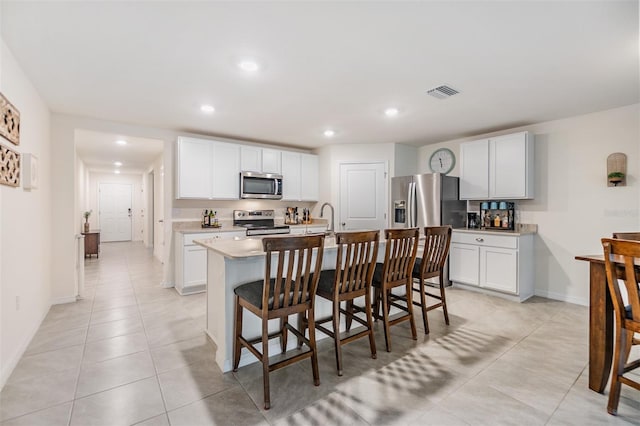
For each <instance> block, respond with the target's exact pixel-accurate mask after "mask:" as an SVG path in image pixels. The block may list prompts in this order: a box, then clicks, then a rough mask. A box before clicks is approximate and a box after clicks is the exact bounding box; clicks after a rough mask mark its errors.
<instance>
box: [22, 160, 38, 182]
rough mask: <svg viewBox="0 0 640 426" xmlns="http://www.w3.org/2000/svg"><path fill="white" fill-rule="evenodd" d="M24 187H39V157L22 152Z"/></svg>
mask: <svg viewBox="0 0 640 426" xmlns="http://www.w3.org/2000/svg"><path fill="white" fill-rule="evenodd" d="M22 188H23V189H37V188H38V157H36V156H35V155H33V154H22Z"/></svg>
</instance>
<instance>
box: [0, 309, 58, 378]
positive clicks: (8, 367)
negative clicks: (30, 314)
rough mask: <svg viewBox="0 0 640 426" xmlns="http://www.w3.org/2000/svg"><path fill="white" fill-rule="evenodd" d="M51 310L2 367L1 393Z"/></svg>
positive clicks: (46, 311) (41, 318)
mask: <svg viewBox="0 0 640 426" xmlns="http://www.w3.org/2000/svg"><path fill="white" fill-rule="evenodd" d="M49 309H51V305H49V306H48V307H47V309H45V310H44V312H43V313H42V315H41V316H40V321H38V322H37V323H36V324H35V326H34V327H33V328H32V329H31V330H29V333H26V334H25V336H26V338H25V339H24V340H23V341H22V343H21V344H20V346H18V349H17V350H16V351H15V352H14V354H13V355H11V357H10V358H9V360H8V361H7V362H6V364H5V365H4V366H3V367H2V373H1V375H0V391H1V390H2V389H3V388H4V385H5V384H6V383H7V380H9V376H11V373H13V370H14V369H15V368H16V366H17V365H18V362H20V359H21V358H22V355H24V352H25V351H26V350H27V348H28V347H29V343H31V340H32V339H33V337H34V336H35V335H36V333H37V332H38V329H39V328H40V326H41V325H42V321H44V319H45V317H46V316H47V314H48V313H49Z"/></svg>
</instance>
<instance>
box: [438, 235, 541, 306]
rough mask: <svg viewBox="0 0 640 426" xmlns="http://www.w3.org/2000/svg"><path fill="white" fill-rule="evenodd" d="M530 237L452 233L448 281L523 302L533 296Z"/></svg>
mask: <svg viewBox="0 0 640 426" xmlns="http://www.w3.org/2000/svg"><path fill="white" fill-rule="evenodd" d="M533 256H534V253H533V235H532V234H513V233H510V234H501V233H500V232H498V231H495V232H468V231H456V230H454V231H453V234H452V236H451V248H450V254H449V278H450V279H451V281H452V282H453V283H454V285H456V286H460V287H468V288H470V289H476V290H481V291H485V292H488V293H490V294H496V295H502V296H504V297H507V298H510V299H512V300H518V301H524V300H526V299H528V298H529V297H531V296H533V293H534V277H533V275H534V272H533V264H534V259H533Z"/></svg>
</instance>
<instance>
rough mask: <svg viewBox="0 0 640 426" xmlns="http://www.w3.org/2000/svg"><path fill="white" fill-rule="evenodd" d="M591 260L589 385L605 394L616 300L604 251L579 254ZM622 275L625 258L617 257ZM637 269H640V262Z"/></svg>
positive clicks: (583, 259)
mask: <svg viewBox="0 0 640 426" xmlns="http://www.w3.org/2000/svg"><path fill="white" fill-rule="evenodd" d="M575 258H576V260H582V261H585V262H589V388H590V389H592V390H594V391H596V392H600V393H602V392H603V391H604V389H605V387H606V386H607V381H608V380H609V373H610V372H611V361H612V359H613V337H614V329H613V303H612V301H611V295H610V294H609V290H608V288H607V275H606V272H605V266H604V254H595V255H584V256H576V257H575ZM612 260H613V262H614V263H615V264H616V272H617V276H618V278H622V276H623V275H622V274H623V271H624V261H623V260H622V257H620V256H613V257H612ZM636 269H637V270H640V262H637V264H636Z"/></svg>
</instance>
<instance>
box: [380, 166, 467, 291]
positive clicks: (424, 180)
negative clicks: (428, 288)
mask: <svg viewBox="0 0 640 426" xmlns="http://www.w3.org/2000/svg"><path fill="white" fill-rule="evenodd" d="M458 187H459V182H458V178H457V177H453V176H445V175H442V174H440V173H432V174H423V175H413V176H400V177H394V178H392V179H391V213H392V216H393V217H392V218H391V220H392V223H391V226H392V227H393V228H416V227H418V228H420V233H421V234H422V233H423V231H424V227H425V226H440V225H451V226H452V227H454V228H462V227H464V226H465V218H466V213H467V202H466V201H460V200H459V192H458ZM422 250H423V247H422V246H420V247H419V248H418V256H421V253H422ZM443 275H444V277H443V278H444V283H445V285H447V286H448V285H450V284H451V283H450V282H449V261H448V260H447V263H446V264H445V266H444V274H443ZM428 281H430V282H431V283H432V284H431V285H434V286H436V285H437V284H436V282H435V280H428Z"/></svg>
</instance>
